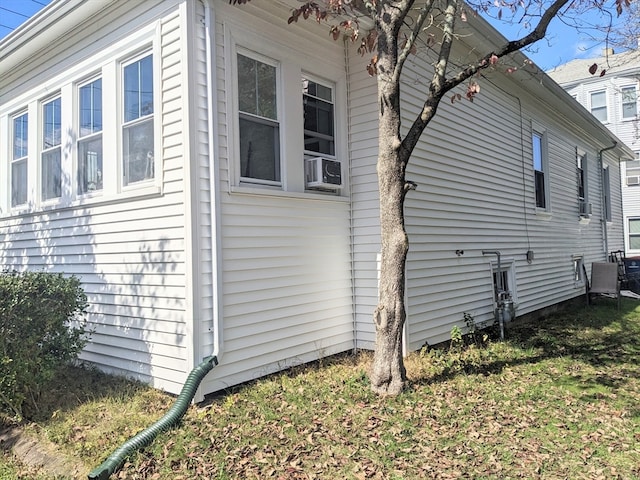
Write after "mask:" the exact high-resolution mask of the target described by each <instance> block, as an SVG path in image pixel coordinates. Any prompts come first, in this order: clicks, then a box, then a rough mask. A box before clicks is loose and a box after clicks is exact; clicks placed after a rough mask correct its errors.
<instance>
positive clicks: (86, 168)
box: [78, 135, 102, 194]
mask: <svg viewBox="0 0 640 480" xmlns="http://www.w3.org/2000/svg"><path fill="white" fill-rule="evenodd" d="M96 190H102V135H99V136H97V137H93V138H91V139H89V140H81V141H79V142H78V193H79V194H84V193H87V192H93V191H96Z"/></svg>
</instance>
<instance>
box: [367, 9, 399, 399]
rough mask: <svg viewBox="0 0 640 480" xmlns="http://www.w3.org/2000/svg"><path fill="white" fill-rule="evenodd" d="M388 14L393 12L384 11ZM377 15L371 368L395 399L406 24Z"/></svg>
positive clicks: (375, 386) (375, 384)
mask: <svg viewBox="0 0 640 480" xmlns="http://www.w3.org/2000/svg"><path fill="white" fill-rule="evenodd" d="M382 8H389V7H382ZM386 13H388V15H379V16H378V18H379V19H388V21H387V22H384V21H382V22H381V23H379V24H378V31H379V33H378V60H377V71H378V75H377V80H378V102H379V108H380V110H379V120H380V123H379V130H378V135H379V140H378V142H379V151H378V163H377V172H378V187H379V193H380V235H381V255H382V258H381V264H380V286H379V297H380V298H379V300H378V302H379V303H378V306H377V307H376V309H375V312H374V315H373V316H374V322H375V326H376V347H375V352H374V358H373V365H372V368H371V375H370V377H371V388H372V390H373V391H374V392H376V393H379V394H387V395H396V394H398V393H400V392H401V391H402V390H403V388H404V386H405V383H406V371H405V368H404V362H403V358H402V355H403V351H402V333H403V328H404V323H405V319H406V311H405V304H404V292H405V265H406V260H407V252H408V250H409V240H408V237H407V233H406V231H405V227H404V197H405V169H406V162H407V160H408V156H406V155H404V151H403V148H402V141H401V138H400V123H401V122H400V118H401V117H400V82H398V81H397V77H396V76H395V72H396V66H397V61H398V56H397V55H398V49H397V39H398V30H399V27H400V25H401V23H402V18H400V17H399V15H398V14H397V11H395V12H394V11H391V12H386Z"/></svg>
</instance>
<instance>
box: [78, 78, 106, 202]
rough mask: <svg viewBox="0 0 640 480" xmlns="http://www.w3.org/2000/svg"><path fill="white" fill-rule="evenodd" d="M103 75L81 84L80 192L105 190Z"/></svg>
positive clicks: (79, 126) (79, 90)
mask: <svg viewBox="0 0 640 480" xmlns="http://www.w3.org/2000/svg"><path fill="white" fill-rule="evenodd" d="M102 187H103V168H102V79H101V78H95V79H92V80H90V81H88V82H86V83H84V84H82V85H79V86H78V195H85V194H88V193H91V192H96V191H100V190H102Z"/></svg>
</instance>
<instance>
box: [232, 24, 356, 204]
mask: <svg viewBox="0 0 640 480" xmlns="http://www.w3.org/2000/svg"><path fill="white" fill-rule="evenodd" d="M232 16H233V15H232ZM224 34H225V44H224V45H225V55H224V58H225V59H224V66H225V83H226V85H227V88H226V96H225V107H226V108H225V110H226V115H227V125H228V131H227V140H228V141H227V158H226V167H227V169H228V186H227V188H228V191H229V193H232V192H234V193H247V192H248V193H260V192H262V193H264V194H265V195H276V196H277V195H279V194H280V193H284V192H287V194H286V196H290V195H291V194H293V195H294V196H300V197H303V198H318V199H320V197H321V196H348V188H347V186H348V181H347V173H348V166H347V160H348V155H347V144H346V141H347V138H346V135H343V132H346V131H347V128H346V122H347V120H346V118H347V112H346V107H345V105H346V102H345V98H346V74H345V72H344V70H343V69H338V68H337V67H335V66H333V65H332V64H329V63H327V64H325V63H323V62H322V60H318V59H316V58H310V55H308V54H307V55H305V54H304V52H300V51H297V50H295V49H294V48H292V47H290V46H289V45H285V44H281V43H279V42H278V41H276V40H274V39H265V38H264V37H262V36H259V35H256V34H254V33H253V32H251V31H247V28H246V25H241V24H237V23H236V22H235V21H234V20H233V19H225V28H224ZM238 53H240V54H242V55H246V56H248V57H250V58H254V59H256V60H259V61H262V62H264V63H267V64H271V65H277V66H278V70H277V75H278V78H277V82H278V86H277V97H278V98H277V108H278V122H279V126H280V131H279V133H280V135H279V137H280V182H279V183H275V184H272V183H270V182H260V181H255V180H254V179H245V178H244V177H242V176H241V174H240V173H241V172H240V155H239V146H240V139H239V125H238V122H239V120H238V119H239V111H238V86H237V55H238ZM303 75H304V76H306V77H308V78H309V79H311V80H313V81H317V82H318V83H319V84H321V85H325V86H328V87H331V88H332V93H333V102H334V143H335V155H334V156H329V157H333V158H337V159H339V160H340V161H341V162H342V164H343V166H342V174H343V185H344V187H343V188H340V189H336V190H335V191H330V192H325V191H316V190H307V189H306V187H305V161H304V159H305V151H304V124H303V111H304V107H303V95H302V87H301V78H302V76H303ZM293 92H296V94H293ZM307 155H308V154H307ZM314 156H318V154H314ZM323 156H324V155H323ZM222 166H223V168H224V166H225V164H224V162H223V163H222ZM298 194H304V195H298Z"/></svg>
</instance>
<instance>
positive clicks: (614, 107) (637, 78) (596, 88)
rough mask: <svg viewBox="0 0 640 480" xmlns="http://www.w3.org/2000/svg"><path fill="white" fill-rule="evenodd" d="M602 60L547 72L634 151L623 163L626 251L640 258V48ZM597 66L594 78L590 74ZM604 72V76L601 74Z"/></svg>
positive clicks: (577, 62) (610, 52)
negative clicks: (593, 67)
mask: <svg viewBox="0 0 640 480" xmlns="http://www.w3.org/2000/svg"><path fill="white" fill-rule="evenodd" d="M602 54H603V56H602V57H600V58H590V59H583V60H573V61H571V62H568V63H566V64H564V65H560V66H559V67H556V68H554V69H553V70H551V71H550V72H547V73H548V74H549V76H551V78H553V79H554V80H555V81H556V82H558V83H559V84H560V85H561V86H562V87H563V88H564V89H565V90H566V91H567V92H569V94H571V95H572V96H573V98H575V99H576V100H577V101H578V102H580V103H581V104H582V105H583V106H584V107H585V108H586V109H588V110H589V111H590V112H591V113H592V114H593V115H594V116H595V117H596V118H597V119H598V120H600V121H601V122H602V123H603V125H605V126H606V127H607V128H608V129H609V130H611V131H612V132H613V133H614V134H615V135H616V136H617V137H618V138H619V139H620V140H622V141H623V142H624V143H625V144H627V145H628V146H629V147H630V148H631V149H632V150H633V151H634V155H635V159H633V160H630V161H626V162H622V164H621V167H622V176H621V178H622V206H623V212H624V232H625V243H624V245H625V251H626V253H627V255H630V256H639V255H640V103H639V99H640V96H639V95H638V90H639V88H640V87H639V83H640V48H639V49H637V50H628V51H626V52H622V53H614V52H613V50H606V51H603V52H602ZM593 64H596V65H597V66H598V68H597V71H596V72H595V73H594V74H591V73H590V72H589V67H591V66H592V65H593ZM603 71H604V74H603V75H602V76H601V75H600V73H601V72H603Z"/></svg>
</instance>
